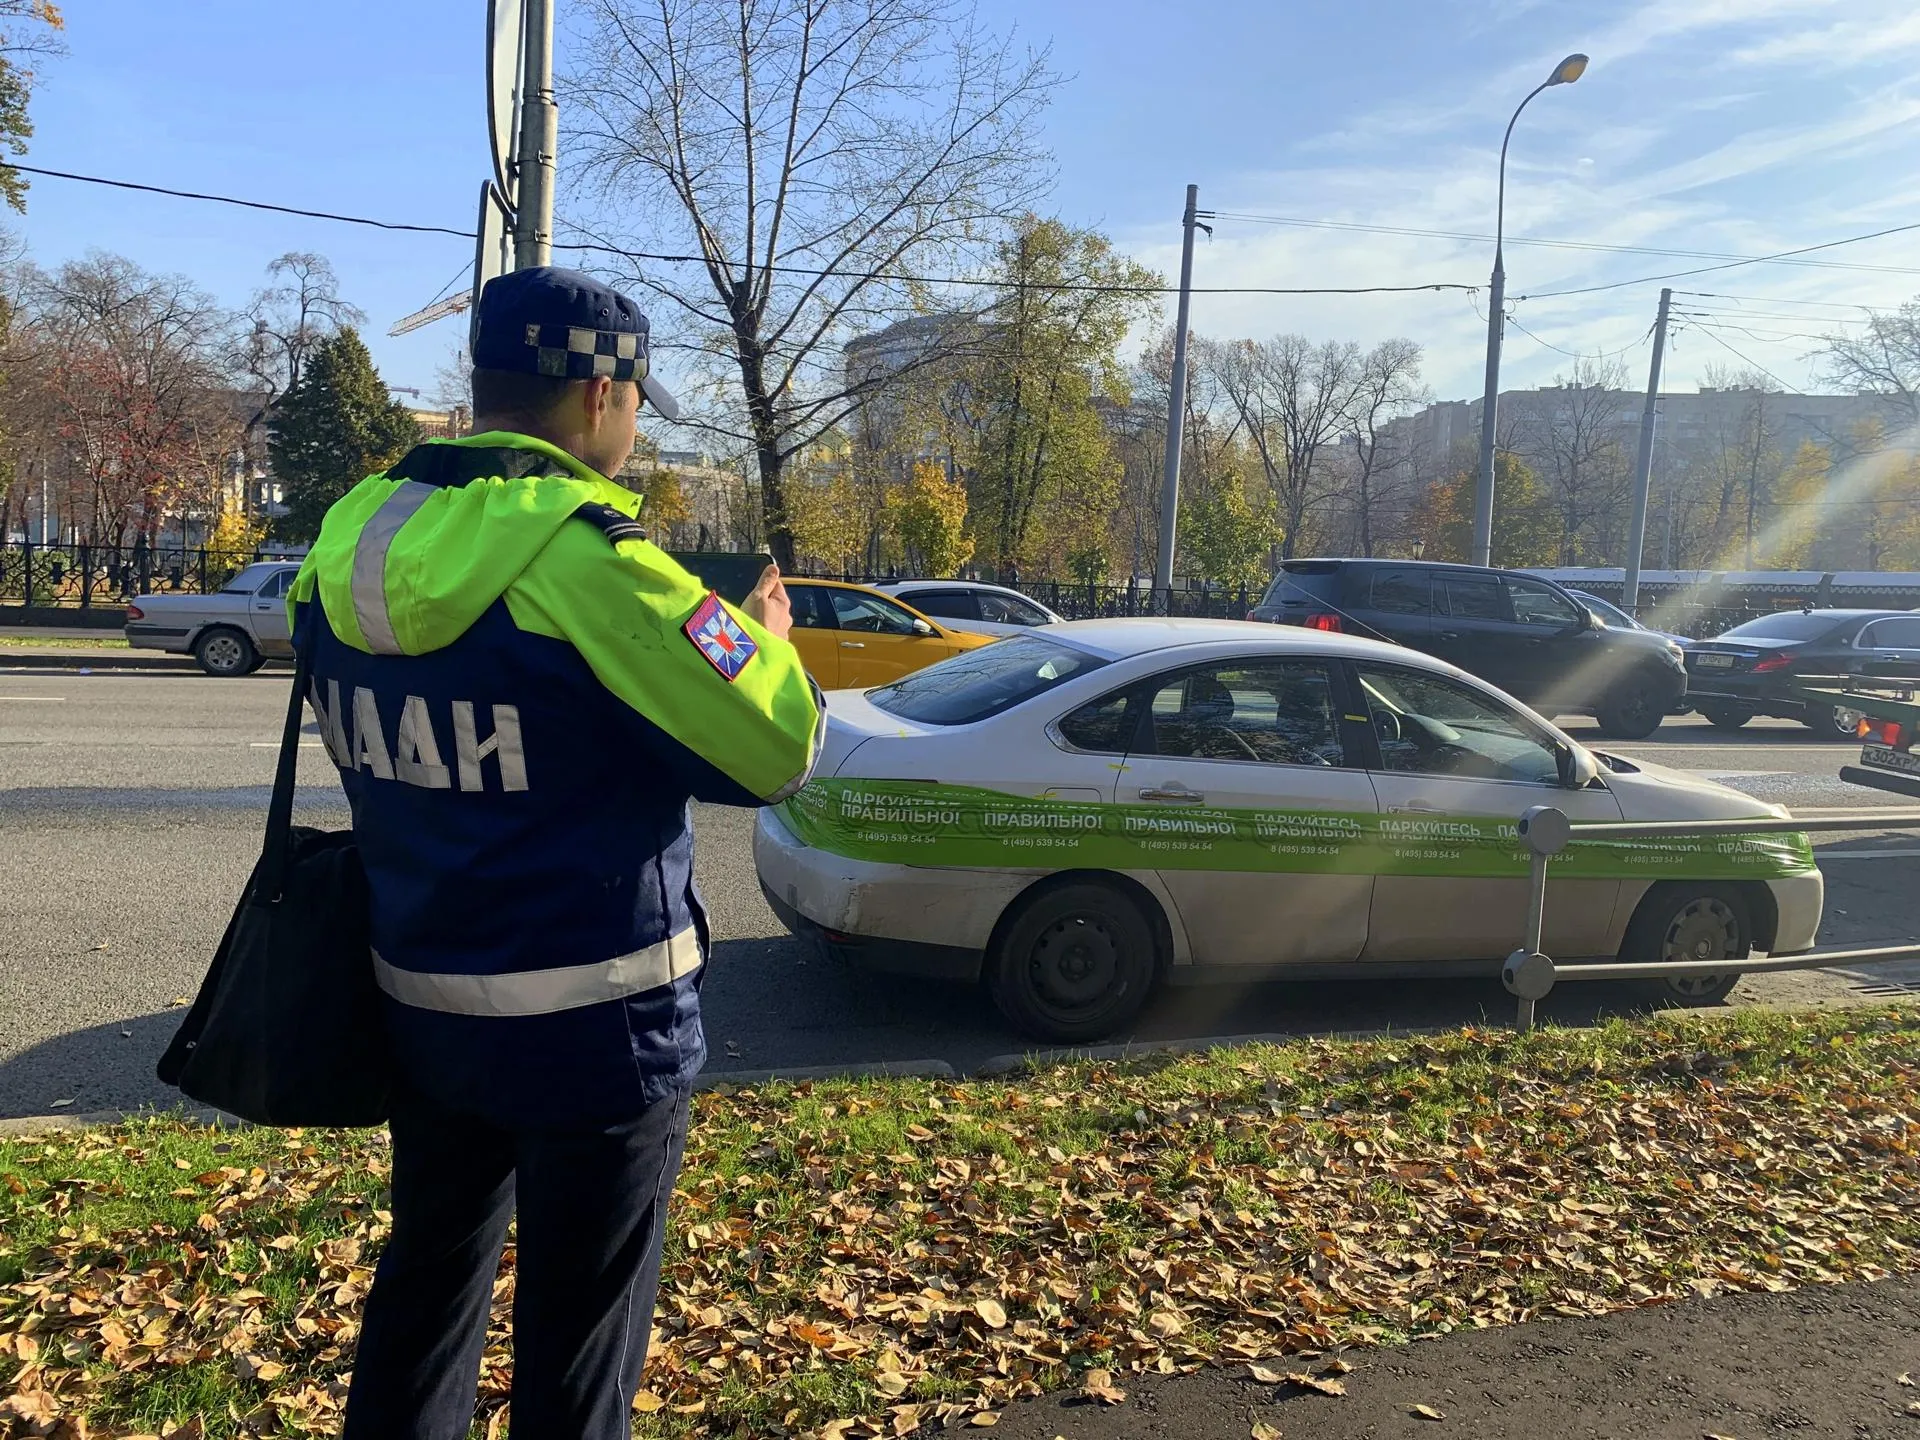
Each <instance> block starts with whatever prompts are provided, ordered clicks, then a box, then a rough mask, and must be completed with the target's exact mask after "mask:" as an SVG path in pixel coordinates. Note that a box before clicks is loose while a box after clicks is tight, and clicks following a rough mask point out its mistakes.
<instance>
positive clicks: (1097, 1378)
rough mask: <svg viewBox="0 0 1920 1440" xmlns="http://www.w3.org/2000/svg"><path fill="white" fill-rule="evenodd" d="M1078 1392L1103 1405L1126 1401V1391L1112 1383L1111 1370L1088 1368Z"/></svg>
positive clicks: (1119, 1403) (1118, 1403)
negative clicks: (1084, 1380)
mask: <svg viewBox="0 0 1920 1440" xmlns="http://www.w3.org/2000/svg"><path fill="white" fill-rule="evenodd" d="M1080 1393H1081V1394H1082V1395H1084V1396H1086V1397H1087V1399H1089V1400H1098V1401H1099V1402H1100V1403H1101V1404H1103V1405H1121V1404H1124V1403H1126V1398H1127V1392H1126V1391H1124V1390H1122V1389H1120V1388H1119V1387H1118V1386H1117V1385H1115V1384H1114V1383H1113V1372H1112V1371H1111V1370H1089V1371H1088V1372H1087V1378H1086V1382H1085V1383H1084V1384H1082V1385H1081V1387H1080Z"/></svg>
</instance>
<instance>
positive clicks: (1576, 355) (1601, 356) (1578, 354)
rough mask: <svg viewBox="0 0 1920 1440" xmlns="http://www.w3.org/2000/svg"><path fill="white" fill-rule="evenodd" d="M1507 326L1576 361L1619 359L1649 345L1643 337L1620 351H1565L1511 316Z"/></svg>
mask: <svg viewBox="0 0 1920 1440" xmlns="http://www.w3.org/2000/svg"><path fill="white" fill-rule="evenodd" d="M1507 324H1509V325H1511V326H1512V327H1513V328H1514V329H1516V330H1518V331H1519V332H1520V333H1521V334H1522V335H1524V336H1526V337H1527V338H1528V339H1529V340H1531V341H1533V343H1534V344H1536V345H1544V346H1545V347H1546V348H1547V349H1549V350H1552V351H1555V352H1557V353H1559V354H1561V355H1565V356H1568V357H1569V358H1571V359H1574V360H1592V361H1594V362H1595V363H1599V362H1601V361H1605V360H1613V359H1617V358H1618V357H1619V356H1622V355H1625V354H1626V353H1627V352H1628V351H1630V350H1638V349H1639V348H1640V347H1641V346H1642V345H1645V344H1646V343H1647V337H1646V336H1645V335H1642V336H1641V337H1640V338H1639V339H1638V340H1635V341H1633V342H1632V343H1631V344H1627V345H1622V346H1621V347H1620V348H1619V349H1618V350H1605V351H1599V352H1595V353H1592V354H1589V353H1588V352H1586V351H1584V350H1567V349H1563V348H1562V347H1561V346H1558V345H1555V344H1554V343H1553V342H1552V341H1551V340H1542V339H1541V338H1540V337H1539V336H1538V335H1536V334H1534V333H1533V331H1531V330H1529V329H1528V328H1527V327H1526V326H1524V325H1522V324H1521V323H1520V322H1519V321H1518V320H1516V319H1514V318H1513V316H1511V315H1509V316H1507Z"/></svg>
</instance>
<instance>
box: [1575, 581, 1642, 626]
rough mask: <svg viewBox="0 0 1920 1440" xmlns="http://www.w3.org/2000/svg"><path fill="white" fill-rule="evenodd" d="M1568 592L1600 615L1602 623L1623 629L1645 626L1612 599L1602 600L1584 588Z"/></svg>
mask: <svg viewBox="0 0 1920 1440" xmlns="http://www.w3.org/2000/svg"><path fill="white" fill-rule="evenodd" d="M1567 593H1568V594H1569V595H1572V596H1573V597H1574V598H1575V599H1576V600H1578V601H1579V602H1580V603H1581V604H1582V605H1584V606H1586V607H1587V608H1588V609H1589V610H1591V611H1593V613H1594V614H1596V615H1598V616H1599V617H1600V620H1601V623H1602V624H1604V625H1609V626H1617V627H1618V628H1620V629H1622V630H1639V629H1641V628H1643V627H1642V626H1641V624H1640V622H1639V621H1638V620H1636V619H1634V618H1633V617H1632V616H1631V615H1629V614H1627V612H1626V611H1624V610H1622V609H1621V608H1620V607H1619V606H1618V605H1615V604H1613V603H1611V602H1610V601H1606V600H1602V599H1601V598H1600V597H1599V596H1598V595H1589V594H1587V592H1586V591H1584V590H1569V591H1568V592H1567Z"/></svg>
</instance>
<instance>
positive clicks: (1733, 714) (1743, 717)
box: [1700, 705, 1753, 730]
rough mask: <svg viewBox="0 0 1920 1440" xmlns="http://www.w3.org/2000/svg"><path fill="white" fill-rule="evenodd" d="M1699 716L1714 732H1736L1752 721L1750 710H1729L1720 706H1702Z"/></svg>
mask: <svg viewBox="0 0 1920 1440" xmlns="http://www.w3.org/2000/svg"><path fill="white" fill-rule="evenodd" d="M1700 714H1701V715H1702V716H1703V717H1705V719H1706V722H1707V723H1708V724H1709V725H1711V726H1713V728H1714V729H1716V730H1738V729H1739V728H1740V727H1741V726H1742V725H1745V724H1746V723H1747V722H1748V721H1749V720H1751V719H1753V712H1752V711H1751V710H1729V709H1727V708H1726V707H1724V706H1721V705H1702V706H1701V707H1700Z"/></svg>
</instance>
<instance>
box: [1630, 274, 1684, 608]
mask: <svg viewBox="0 0 1920 1440" xmlns="http://www.w3.org/2000/svg"><path fill="white" fill-rule="evenodd" d="M1672 304H1673V291H1671V290H1662V291H1661V292H1660V314H1659V317H1658V318H1657V319H1655V320H1654V322H1653V363H1652V364H1651V365H1650V366H1648V368H1647V407H1646V409H1644V410H1642V411H1641V412H1640V458H1639V460H1638V461H1637V462H1636V463H1635V465H1634V469H1633V519H1632V520H1631V521H1630V522H1629V523H1628V525H1627V581H1626V585H1625V587H1624V588H1623V589H1622V590H1621V592H1620V608H1621V609H1622V610H1625V611H1626V612H1627V613H1628V614H1629V615H1633V614H1635V613H1636V612H1637V610H1638V607H1639V604H1640V552H1641V551H1642V550H1644V549H1645V548H1646V545H1647V492H1648V490H1649V489H1650V488H1651V487H1652V483H1653V431H1654V426H1655V425H1656V424H1658V423H1659V413H1660V412H1659V405H1660V359H1661V356H1663V355H1664V354H1665V353H1666V349H1667V310H1668V308H1669V307H1670V306H1671V305H1672ZM1668 530H1669V533H1671V530H1672V527H1671V526H1669V527H1668Z"/></svg>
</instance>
